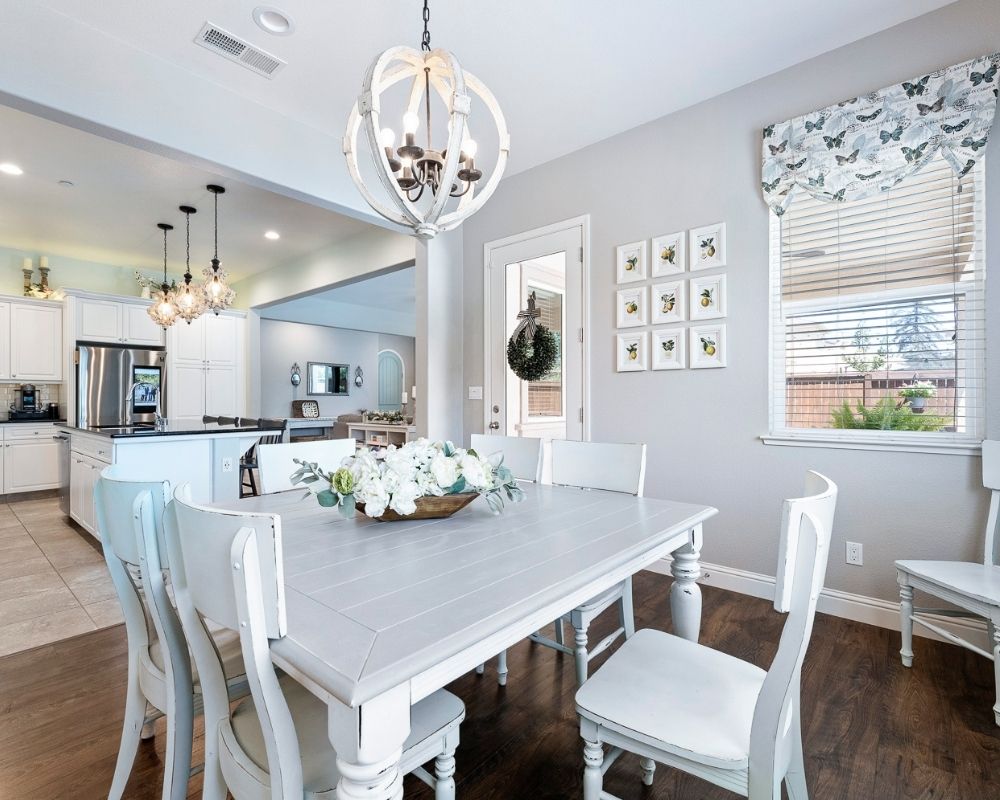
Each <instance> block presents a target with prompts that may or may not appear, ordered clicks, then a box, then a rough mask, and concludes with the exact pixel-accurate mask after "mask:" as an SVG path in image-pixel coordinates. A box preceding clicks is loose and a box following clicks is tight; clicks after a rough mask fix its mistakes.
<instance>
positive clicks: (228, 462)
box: [222, 458, 233, 472]
mask: <svg viewBox="0 0 1000 800" xmlns="http://www.w3.org/2000/svg"><path fill="white" fill-rule="evenodd" d="M222 471H223V472H232V471H233V459H232V458H224V459H222Z"/></svg>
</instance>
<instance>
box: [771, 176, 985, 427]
mask: <svg viewBox="0 0 1000 800" xmlns="http://www.w3.org/2000/svg"><path fill="white" fill-rule="evenodd" d="M982 181H983V165H982V161H980V164H979V165H978V166H977V167H976V168H975V169H974V170H973V171H972V172H971V173H970V174H968V175H966V176H965V177H964V178H962V179H961V180H960V179H959V178H958V177H957V175H956V174H955V172H954V170H952V168H951V167H950V166H949V165H948V164H947V163H945V161H944V160H943V159H941V158H940V157H939V158H937V159H935V160H934V161H932V162H931V163H930V164H929V165H928V166H927V167H925V168H924V169H923V170H921V171H920V172H918V173H916V174H915V175H912V176H910V177H909V178H907V179H905V180H904V181H902V182H901V183H900V184H899V185H898V186H896V187H895V188H894V189H892V190H891V191H889V192H883V193H880V194H877V195H875V196H873V197H871V198H867V199H864V200H856V201H850V202H842V203H835V202H825V201H820V200H814V199H813V198H811V197H809V196H808V195H807V194H806V193H804V192H801V193H799V194H798V195H796V196H795V197H794V199H793V200H792V202H791V204H790V206H789V208H788V210H787V211H786V212H785V214H784V215H783V216H781V217H777V216H775V215H773V214H772V218H771V332H772V340H771V356H772V361H771V377H772V380H771V431H772V434H776V435H786V436H790V437H794V436H796V435H807V434H812V435H815V434H816V432H817V431H823V436H824V437H827V438H839V439H844V440H851V439H859V440H860V439H871V438H872V437H874V438H876V439H884V440H886V441H900V442H902V441H910V442H913V441H915V440H916V441H935V442H942V441H947V440H951V441H953V442H956V443H958V442H965V441H969V442H971V441H978V440H979V439H981V438H982V432H981V427H982V417H983V391H984V387H983V379H984V375H983V364H984V348H985V331H984V316H985V310H984V305H983V275H984V242H983V214H982V194H983V192H982Z"/></svg>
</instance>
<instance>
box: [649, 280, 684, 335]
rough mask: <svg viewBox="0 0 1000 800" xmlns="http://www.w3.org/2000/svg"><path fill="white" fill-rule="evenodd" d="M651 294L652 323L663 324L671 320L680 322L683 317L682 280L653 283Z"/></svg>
mask: <svg viewBox="0 0 1000 800" xmlns="http://www.w3.org/2000/svg"><path fill="white" fill-rule="evenodd" d="M652 295H653V314H652V318H653V324H654V325H664V324H667V323H671V322H680V321H681V320H683V319H684V313H685V308H686V306H685V300H684V281H669V282H668V283H654V284H653V286H652Z"/></svg>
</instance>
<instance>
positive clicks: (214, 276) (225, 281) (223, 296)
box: [201, 184, 236, 314]
mask: <svg viewBox="0 0 1000 800" xmlns="http://www.w3.org/2000/svg"><path fill="white" fill-rule="evenodd" d="M205 188H206V189H208V191H210V192H211V193H212V194H214V195H215V257H214V258H213V259H212V266H211V267H205V269H203V270H202V271H201V274H202V275H203V276H204V278H205V282H204V283H203V284H202V286H201V294H202V298H203V300H204V303H205V308H206V309H208V310H210V311H212V312H214V313H215V314H218V313H219V312H220V311H224V310H225V309H227V308H229V307H230V306H231V305H232V304H233V301H234V300H235V299H236V291H235V290H234V289H233V288H232V287H231V286H230V285H229V275H227V274H226V271H225V270H224V269H222V266H221V262H220V261H219V195H220V194H224V193H225V191H226V190H225V189H224V188H223V187H221V186H216V185H214V184H209V185H208V186H206V187H205Z"/></svg>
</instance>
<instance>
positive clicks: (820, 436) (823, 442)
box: [760, 431, 982, 456]
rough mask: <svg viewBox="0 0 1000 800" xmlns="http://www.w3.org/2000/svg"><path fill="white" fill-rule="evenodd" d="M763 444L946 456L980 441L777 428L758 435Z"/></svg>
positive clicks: (966, 452) (976, 448) (973, 451)
mask: <svg viewBox="0 0 1000 800" xmlns="http://www.w3.org/2000/svg"><path fill="white" fill-rule="evenodd" d="M760 440H761V441H762V442H763V443H764V444H768V445H778V446H780V447H823V448H832V449H834V450H883V451H888V452H897V453H933V454H935V455H948V456H979V455H980V453H981V451H982V443H981V442H978V441H970V440H965V441H962V440H955V439H952V440H949V441H943V442H936V441H933V440H929V439H927V438H918V439H904V438H901V437H898V436H895V437H889V436H880V435H877V434H876V435H864V434H861V435H857V436H851V437H846V436H837V435H836V434H826V433H822V432H820V431H809V432H802V433H788V432H784V431H782V432H777V433H768V434H764V435H762V436H761V437H760Z"/></svg>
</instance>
